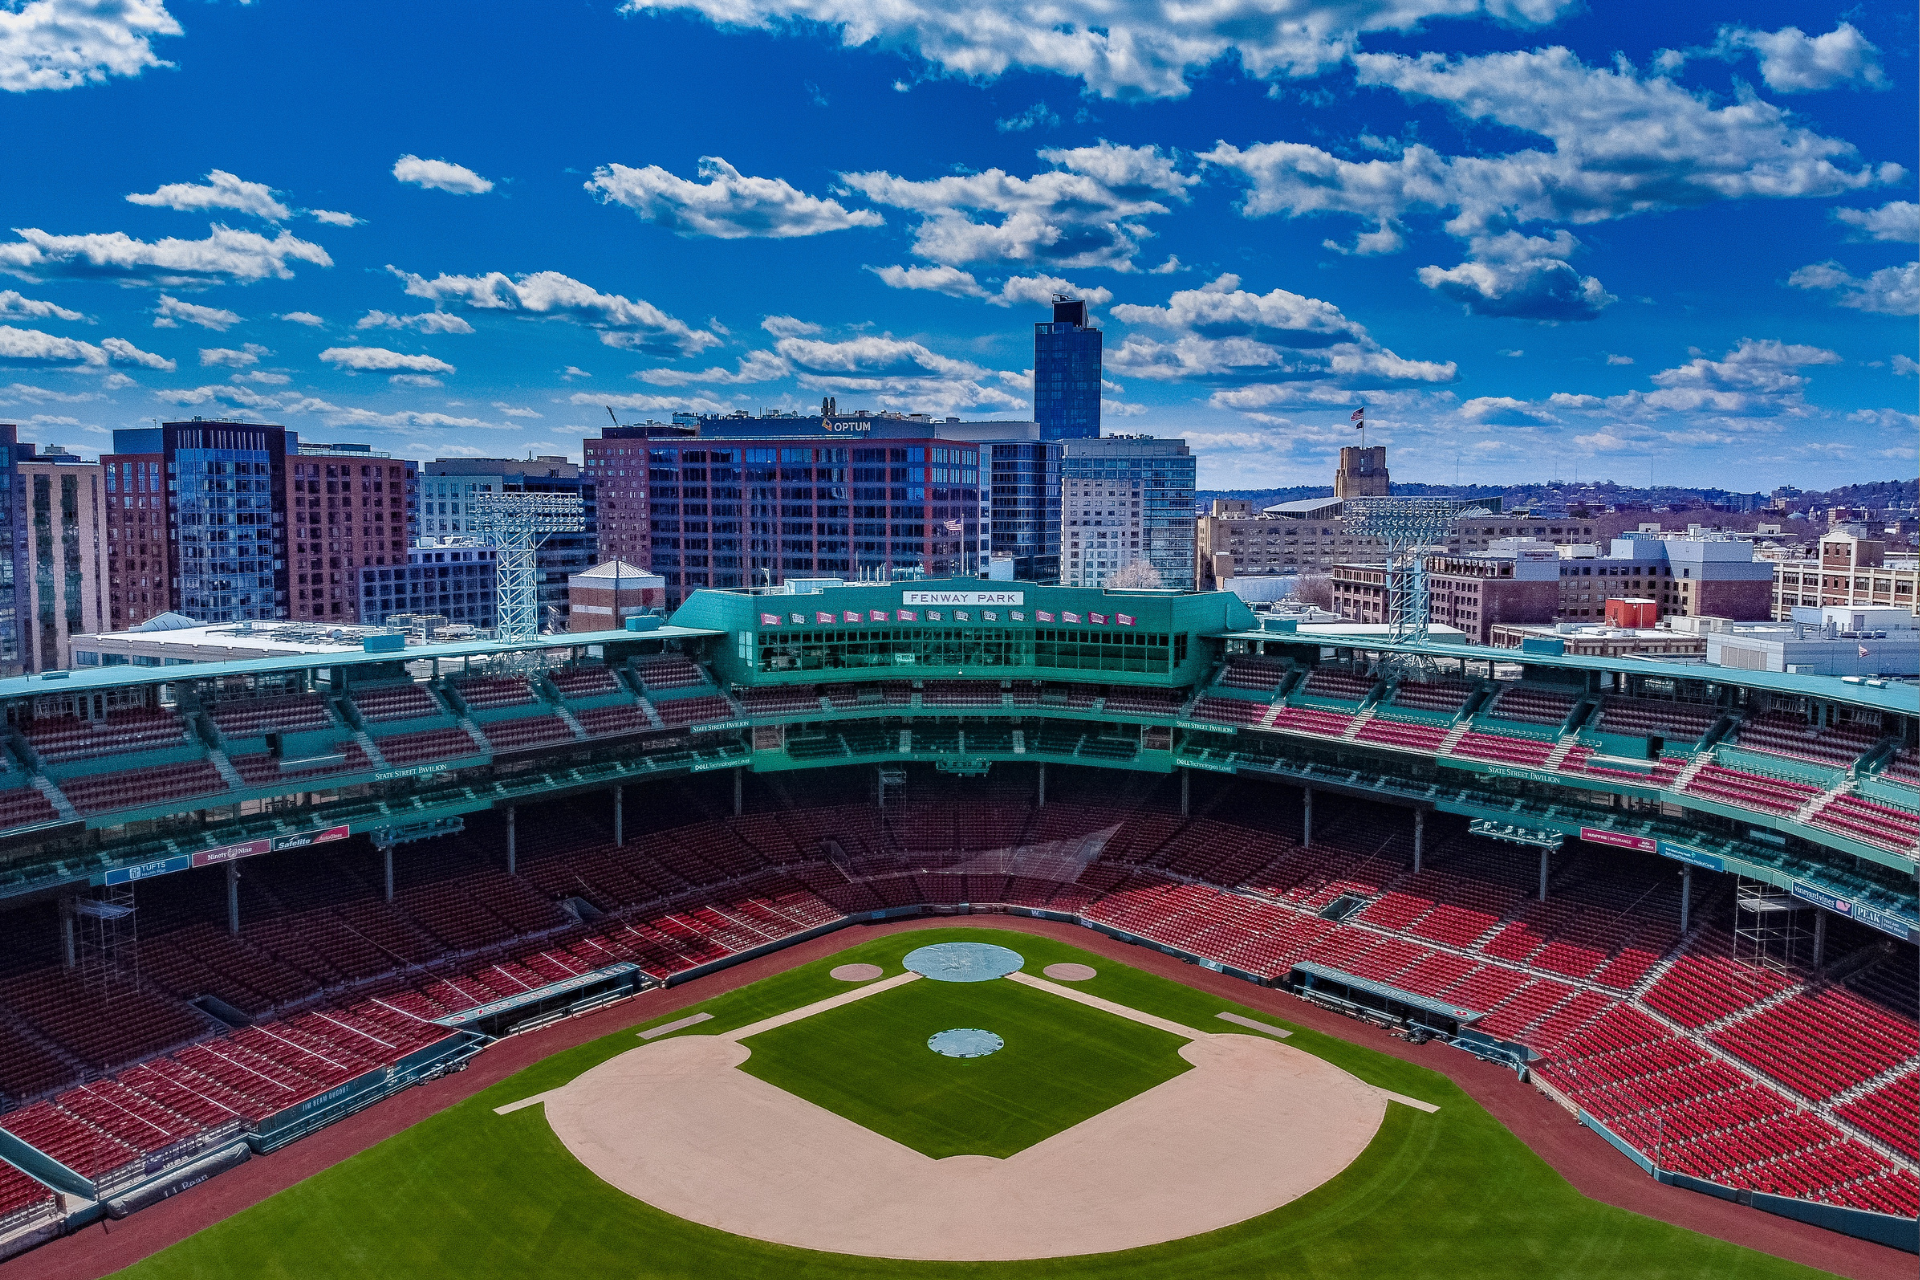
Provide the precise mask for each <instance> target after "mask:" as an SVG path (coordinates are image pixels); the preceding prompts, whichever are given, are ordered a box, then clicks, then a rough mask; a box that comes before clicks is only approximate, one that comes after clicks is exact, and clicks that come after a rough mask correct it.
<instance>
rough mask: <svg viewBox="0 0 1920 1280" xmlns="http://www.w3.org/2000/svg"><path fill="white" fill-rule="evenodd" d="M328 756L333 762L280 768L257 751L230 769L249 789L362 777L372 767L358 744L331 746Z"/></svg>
mask: <svg viewBox="0 0 1920 1280" xmlns="http://www.w3.org/2000/svg"><path fill="white" fill-rule="evenodd" d="M402 736H403V737H414V736H417V735H413V734H406V735H402ZM390 741H391V739H390ZM330 752H331V754H332V757H333V758H328V757H327V756H310V757H306V758H304V759H296V760H295V761H293V762H292V763H291V764H287V765H282V763H281V761H280V759H279V758H277V757H275V756H272V755H269V754H267V753H266V752H264V751H258V752H251V753H249V754H247V755H244V756H232V757H230V763H231V764H232V765H233V768H234V772H236V773H238V774H239V775H240V777H241V780H242V781H244V782H245V783H246V784H247V785H248V786H250V787H270V786H273V785H274V784H276V783H279V782H295V781H299V780H302V779H306V778H322V777H326V776H327V775H328V774H334V773H364V772H366V771H367V770H369V769H371V768H372V767H373V764H372V762H371V761H369V760H368V759H367V753H366V752H364V751H362V750H361V749H360V744H359V743H357V742H344V741H343V742H336V743H334V744H332V747H331V748H330Z"/></svg>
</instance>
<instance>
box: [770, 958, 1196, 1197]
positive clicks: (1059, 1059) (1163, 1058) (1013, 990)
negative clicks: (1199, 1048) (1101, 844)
mask: <svg viewBox="0 0 1920 1280" xmlns="http://www.w3.org/2000/svg"><path fill="white" fill-rule="evenodd" d="M891 972H898V970H897V969H895V970H892V971H891ZM951 1027H979V1028H981V1029H982V1030H985V1031H991V1032H993V1033H994V1034H995V1035H998V1036H999V1037H1000V1038H1001V1039H1002V1040H1005V1041H1006V1047H1004V1048H1002V1049H1001V1050H999V1051H998V1052H997V1053H993V1054H990V1055H988V1056H987V1057H984V1058H947V1057H942V1056H941V1055H940V1054H937V1053H935V1052H934V1051H933V1050H931V1049H929V1048H927V1037H928V1036H931V1035H933V1034H934V1033H935V1032H937V1031H945V1030H947V1029H949V1028H951ZM744 1043H745V1044H746V1046H747V1048H749V1049H751V1050H752V1051H753V1056H752V1057H751V1058H749V1059H747V1061H746V1062H745V1063H744V1064H743V1065H742V1066H741V1068H740V1069H741V1070H742V1071H745V1072H747V1073H748V1074H749V1075H754V1076H758V1077H759V1078H760V1079H762V1080H765V1081H766V1082H767V1083H768V1084H773V1085H778V1086H779V1087H780V1088H782V1089H785V1090H786V1091H787V1092H788V1093H792V1094H797V1095H799V1096H800V1097H802V1098H805V1099H806V1100H807V1101H809V1102H812V1103H816V1104H818V1105H819V1106H822V1107H825V1108H826V1109H827V1110H829V1111H831V1112H833V1113H834V1114H836V1115H841V1116H845V1117H846V1118H847V1119H849V1120H852V1121H854V1122H855V1123H856V1124H862V1125H865V1126H866V1127H867V1128H869V1129H872V1130H873V1131H874V1132H875V1133H878V1134H881V1135H883V1136H885V1137H888V1138H892V1139H893V1140H894V1141H895V1142H898V1143H900V1144H901V1145H902V1146H907V1147H912V1148H913V1149H914V1150H915V1151H918V1152H920V1153H921V1154H922V1155H928V1156H932V1157H933V1158H934V1159H936V1160H939V1159H942V1158H944V1157H946V1156H957V1155H968V1154H973V1155H983V1156H996V1157H1000V1158H1005V1157H1007V1156H1010V1155H1012V1154H1013V1153H1014V1152H1016V1151H1023V1150H1025V1149H1026V1148H1028V1147H1030V1146H1032V1145H1033V1144H1034V1143H1036V1142H1039V1141H1041V1140H1042V1139H1044V1138H1047V1137H1050V1136H1052V1135H1053V1134H1056V1133H1059V1132H1060V1131H1061V1130H1062V1129H1071V1128H1072V1127H1073V1126H1074V1125H1076V1124H1079V1123H1080V1122H1081V1121H1082V1120H1085V1119H1088V1118H1089V1117H1091V1116H1097V1115H1099V1114H1100V1113H1101V1112H1102V1111H1105V1110H1106V1109H1107V1108H1108V1107H1112V1106H1115V1105H1117V1104H1119V1103H1122V1102H1125V1101H1126V1100H1127V1099H1128V1098H1131V1097H1133V1096H1134V1095H1135V1094H1137V1093H1144V1092H1145V1091H1146V1090H1148V1089H1151V1088H1153V1086H1155V1085H1157V1084H1159V1083H1160V1082H1161V1081H1163V1080H1171V1079H1172V1078H1173V1077H1174V1076H1177V1075H1179V1074H1180V1073H1181V1072H1182V1071H1186V1070H1188V1069H1189V1067H1188V1063H1187V1061H1186V1060H1185V1059H1184V1058H1182V1057H1180V1056H1179V1050H1180V1046H1181V1045H1182V1044H1184V1043H1186V1042H1185V1041H1183V1040H1181V1039H1180V1037H1178V1036H1176V1035H1173V1034H1171V1033H1169V1032H1166V1031H1160V1030H1157V1029H1155V1028H1153V1027H1147V1026H1142V1025H1141V1024H1139V1023H1137V1022H1129V1021H1127V1020H1126V1019H1124V1018H1119V1017H1115V1016H1114V1015H1113V1014H1110V1013H1104V1012H1102V1011H1100V1010H1098V1009H1090V1008H1088V1007H1087V1006H1085V1005H1081V1004H1075V1003H1073V1002H1072V1001H1070V1000H1062V999H1061V998H1060V997H1059V996H1056V995H1053V994H1051V993H1049V992H1045V991H1035V990H1034V989H1033V988H1032V987H1023V986H1021V985H1020V984H1018V983H1016V982H1007V981H1005V980H995V981H992V982H935V981H933V980H932V979H929V978H922V979H920V980H919V981H917V982H909V983H908V984H906V985H905V986H903V987H895V988H894V989H893V990H891V991H883V992H881V993H880V994H879V995H876V996H870V997H868V998H867V999H865V1000H857V1001H855V1002H854V1003H852V1004H846V1005H842V1006H840V1007H839V1008H837V1009H829V1010H827V1011H826V1012H824V1013H816V1014H814V1015H813V1016H812V1017H810V1018H803V1019H802V1020H801V1021H799V1022H790V1023H788V1024H787V1025H786V1026H784V1027H776V1028H775V1029H774V1030H772V1031H763V1032H761V1033H760V1034H759V1035H757V1036H753V1037H751V1038H750V1039H748V1040H746V1041H745V1042H744Z"/></svg>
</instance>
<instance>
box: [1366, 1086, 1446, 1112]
mask: <svg viewBox="0 0 1920 1280" xmlns="http://www.w3.org/2000/svg"><path fill="white" fill-rule="evenodd" d="M1380 1096H1381V1097H1383V1098H1385V1099H1386V1100H1387V1101H1388V1102H1398V1103H1400V1104H1401V1105H1402V1106H1408V1107H1412V1108H1413V1109H1414V1110H1415V1111H1424V1112H1426V1113H1427V1114H1428V1115H1432V1114H1433V1113H1434V1112H1436V1111H1438V1110H1439V1109H1440V1108H1439V1107H1436V1106H1434V1105H1433V1104H1432V1103H1431V1102H1422V1101H1420V1099H1418V1098H1409V1097H1408V1096H1407V1095H1406V1094H1404V1093H1391V1092H1389V1091H1387V1090H1385V1089H1382V1090H1380Z"/></svg>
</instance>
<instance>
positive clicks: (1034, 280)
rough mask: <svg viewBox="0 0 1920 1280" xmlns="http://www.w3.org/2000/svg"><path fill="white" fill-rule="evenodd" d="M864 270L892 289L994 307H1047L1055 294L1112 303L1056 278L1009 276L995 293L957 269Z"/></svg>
mask: <svg viewBox="0 0 1920 1280" xmlns="http://www.w3.org/2000/svg"><path fill="white" fill-rule="evenodd" d="M867 270H869V271H871V272H873V273H874V274H875V275H877V276H879V277H880V279H881V281H882V282H884V283H885V284H886V285H887V287H888V288H891V289H925V290H931V291H932V292H935V293H944V294H948V295H950V296H952V297H955V298H981V299H984V300H985V301H987V302H989V303H991V304H992V305H994V306H996V307H1011V306H1013V305H1014V304H1016V303H1031V304H1033V305H1035V306H1043V307H1044V306H1050V305H1052V303H1053V295H1054V294H1056V293H1063V294H1067V295H1069V296H1071V297H1075V298H1084V299H1085V300H1086V301H1087V302H1088V303H1089V304H1090V305H1092V306H1096V307H1101V306H1105V305H1106V304H1107V303H1109V302H1111V301H1112V300H1113V291H1112V290H1111V289H1102V288H1099V287H1098V286H1095V287H1094V288H1091V289H1083V288H1081V287H1080V286H1079V285H1077V284H1074V283H1073V282H1072V281H1070V280H1065V279H1062V278H1061V277H1059V276H1046V275H1036V276H1011V277H1009V278H1008V279H1006V280H1004V281H1002V282H1001V285H1000V288H999V289H998V290H997V291H990V290H988V289H987V288H985V287H984V286H983V285H981V283H980V282H979V281H978V280H976V279H974V276H973V273H972V272H970V271H962V270H960V269H959V268H958V267H868V268H867Z"/></svg>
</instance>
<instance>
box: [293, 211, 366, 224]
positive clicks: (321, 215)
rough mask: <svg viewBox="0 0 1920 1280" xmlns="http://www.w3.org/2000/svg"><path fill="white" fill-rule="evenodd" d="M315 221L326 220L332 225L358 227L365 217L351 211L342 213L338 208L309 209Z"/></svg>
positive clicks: (325, 221)
mask: <svg viewBox="0 0 1920 1280" xmlns="http://www.w3.org/2000/svg"><path fill="white" fill-rule="evenodd" d="M307 212H308V213H309V214H310V215H312V217H313V220H314V221H315V222H324V223H326V224H327V225H328V226H330V227H357V226H359V225H360V224H361V223H363V222H365V221H366V219H365V218H356V217H354V216H353V215H352V214H350V213H341V212H340V211H339V210H337V209H309V210H307Z"/></svg>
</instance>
